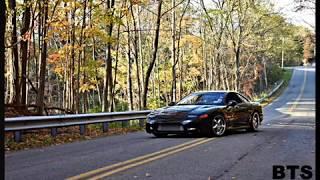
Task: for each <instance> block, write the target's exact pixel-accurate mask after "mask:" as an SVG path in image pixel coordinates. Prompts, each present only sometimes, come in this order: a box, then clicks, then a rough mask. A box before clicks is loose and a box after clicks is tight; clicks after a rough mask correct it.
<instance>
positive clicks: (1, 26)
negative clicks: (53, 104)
mask: <svg viewBox="0 0 320 180" xmlns="http://www.w3.org/2000/svg"><path fill="white" fill-rule="evenodd" d="M5 31H6V1H0V72H1V73H0V92H1V93H0V102H1V105H3V104H4V91H5V89H4V84H5V83H4V80H5V78H4V72H5V68H4V66H5V61H6V57H5V46H4V44H5ZM3 109H4V108H1V110H0V120H1V123H0V134H2V136H1V139H0V141H1V142H4V141H5V139H4V135H3V134H4V111H3ZM0 149H1V152H0V153H1V157H2V159H4V154H5V153H4V143H3V145H2V146H1V147H0ZM4 165H5V164H4V161H2V162H1V165H0V167H1V171H2V172H4V171H5V168H4ZM0 179H4V173H2V175H1V176H0Z"/></svg>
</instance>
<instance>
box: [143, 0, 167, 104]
mask: <svg viewBox="0 0 320 180" xmlns="http://www.w3.org/2000/svg"><path fill="white" fill-rule="evenodd" d="M161 7H162V0H159V5H158V13H157V21H156V23H157V24H156V32H155V39H154V44H153V53H152V59H151V62H150V64H149V67H148V69H147V72H146V76H145V82H144V83H145V84H144V88H143V97H142V98H143V99H142V101H143V109H147V97H148V86H149V80H150V74H151V72H152V69H153V66H154V63H155V61H156V58H157V52H158V45H159V34H160V33H159V32H160V25H161V24H160V21H161Z"/></svg>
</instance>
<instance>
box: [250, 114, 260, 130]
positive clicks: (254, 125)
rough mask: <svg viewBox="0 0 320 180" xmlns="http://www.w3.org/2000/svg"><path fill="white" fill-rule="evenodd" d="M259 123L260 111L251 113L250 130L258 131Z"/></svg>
mask: <svg viewBox="0 0 320 180" xmlns="http://www.w3.org/2000/svg"><path fill="white" fill-rule="evenodd" d="M259 123H260V116H259V113H258V112H254V113H253V114H252V115H251V118H250V121H249V128H248V131H251V132H254V131H258V129H259Z"/></svg>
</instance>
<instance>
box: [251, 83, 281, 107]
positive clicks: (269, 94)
mask: <svg viewBox="0 0 320 180" xmlns="http://www.w3.org/2000/svg"><path fill="white" fill-rule="evenodd" d="M283 83H284V81H283V80H281V81H280V83H279V84H278V85H277V86H276V87H275V88H274V89H273V90H272V91H271V92H269V93H268V95H267V96H265V97H263V98H261V99H259V100H258V101H257V102H258V103H261V102H263V101H264V100H266V99H267V98H269V97H270V96H272V95H273V94H274V93H275V92H277V91H278V90H279V88H280V87H281V86H282V85H283Z"/></svg>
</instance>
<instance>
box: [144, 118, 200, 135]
mask: <svg viewBox="0 0 320 180" xmlns="http://www.w3.org/2000/svg"><path fill="white" fill-rule="evenodd" d="M199 127H200V125H199V123H197V122H194V121H192V120H186V121H182V122H178V123H158V122H154V123H150V122H147V123H146V132H147V133H159V134H160V133H164V134H184V133H192V132H199V131H200V129H199Z"/></svg>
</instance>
